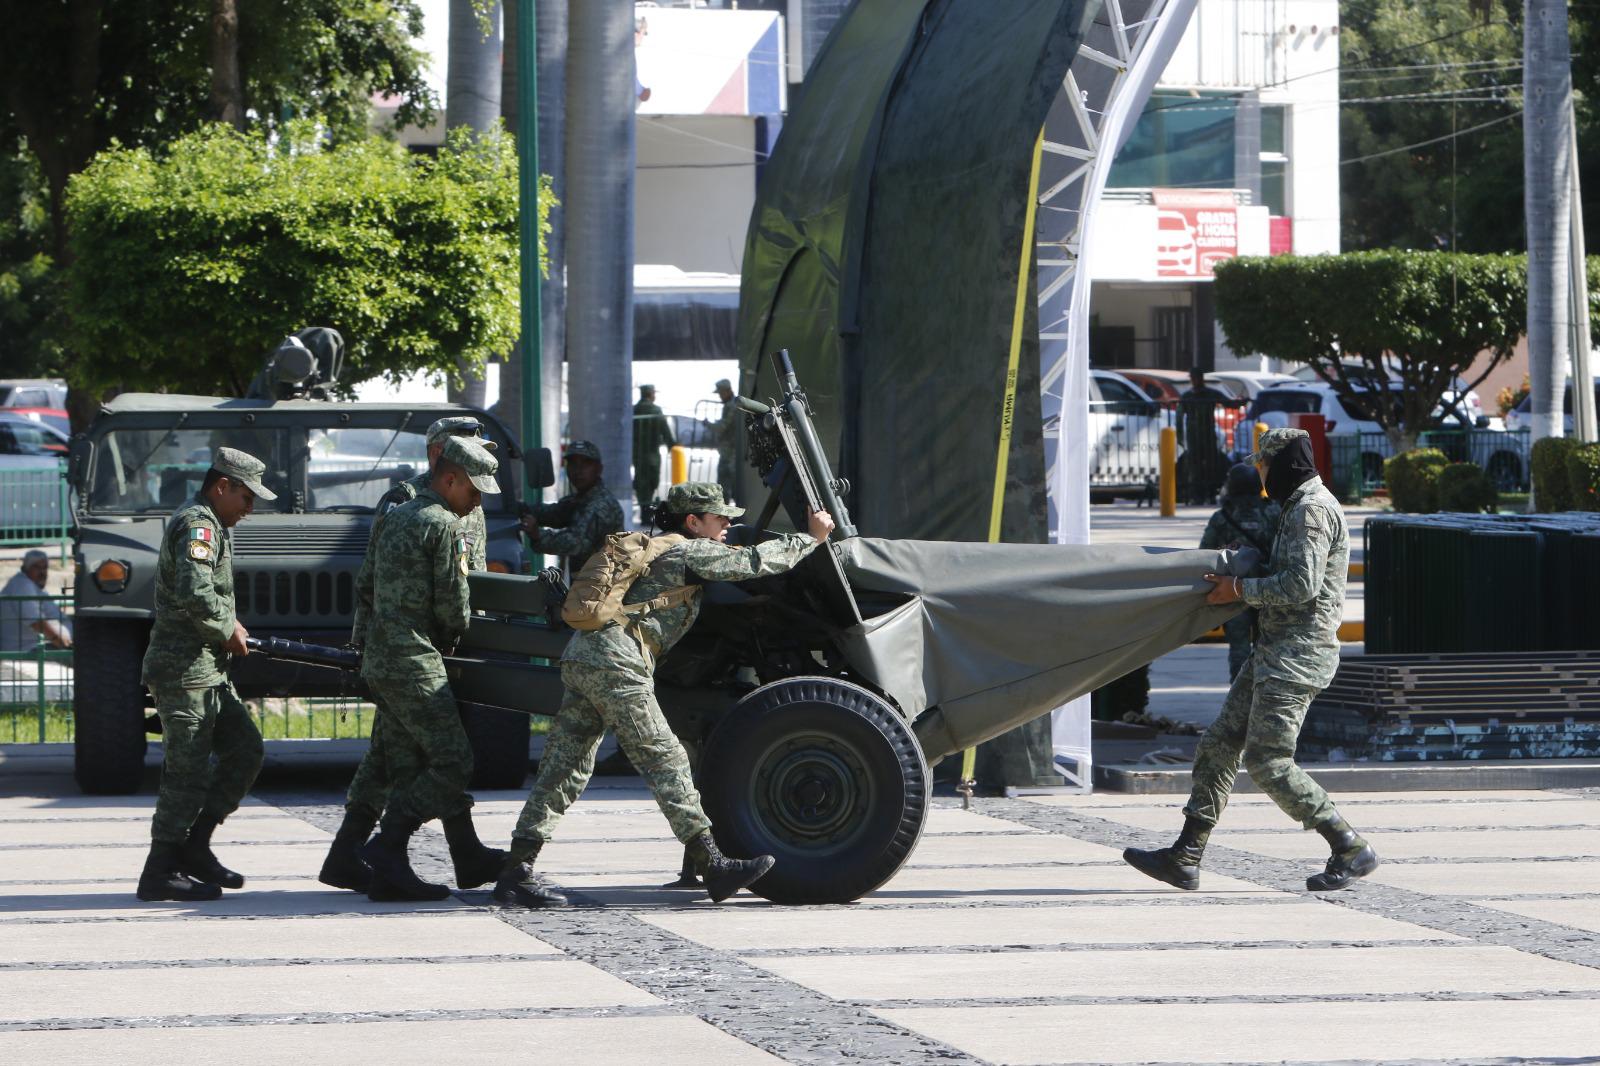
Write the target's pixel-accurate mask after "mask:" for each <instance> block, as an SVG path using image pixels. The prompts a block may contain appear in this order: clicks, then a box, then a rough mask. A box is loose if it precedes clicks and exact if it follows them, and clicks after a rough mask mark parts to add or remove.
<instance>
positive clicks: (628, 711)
mask: <svg viewBox="0 0 1600 1066" xmlns="http://www.w3.org/2000/svg"><path fill="white" fill-rule="evenodd" d="M665 511H666V517H667V522H666V524H667V525H668V526H669V532H672V533H676V534H679V535H681V536H682V537H684V538H686V539H684V540H683V541H681V542H679V543H677V544H675V545H673V546H672V547H670V548H668V549H667V550H666V551H664V552H662V553H661V554H660V555H659V556H657V557H656V559H655V561H654V562H652V563H651V564H650V568H649V569H648V570H647V571H646V572H645V573H644V574H643V575H642V576H641V577H639V578H638V579H637V580H636V581H634V583H633V584H632V586H630V587H629V589H628V592H627V594H626V596H625V597H624V598H623V602H624V603H625V604H635V603H645V602H647V601H650V600H653V599H655V598H656V597H658V596H662V595H664V594H667V593H670V592H671V591H672V590H674V589H683V588H689V589H691V590H692V591H691V592H690V593H689V594H688V595H687V597H686V598H684V599H682V600H679V601H676V602H670V603H669V604H668V605H667V606H664V607H660V608H657V609H655V610H652V611H650V612H647V613H644V614H640V615H636V616H633V617H631V618H629V619H628V620H626V621H625V622H623V621H613V622H611V623H609V624H607V625H606V626H604V627H603V628H601V629H597V630H592V631H580V632H578V633H575V634H573V637H572V640H571V641H570V642H569V643H568V644H567V650H566V652H565V654H563V655H562V657H561V681H562V683H563V684H564V685H565V686H566V695H565V697H564V698H563V699H562V701H561V708H560V710H558V711H557V712H556V717H555V722H554V723H553V724H552V725H551V727H550V735H549V738H548V739H547V740H546V742H545V749H544V758H543V759H541V760H540V761H539V777H538V780H537V781H535V782H534V786H533V791H532V792H530V793H529V795H528V802H527V803H526V804H524V806H523V808H522V815H521V817H519V818H518V819H517V827H516V830H515V831H514V833H513V835H512V840H511V854H510V857H509V859H508V861H507V864H506V868H505V869H504V870H503V871H502V872H501V876H500V880H499V883H498V884H496V885H495V889H494V898H495V900H496V901H497V902H500V903H503V904H508V905H512V906H521V907H545V906H560V905H561V904H563V903H565V902H566V897H565V896H563V895H561V893H559V892H557V891H556V890H555V889H554V888H552V887H551V886H550V885H549V884H547V883H546V882H545V881H544V879H543V878H541V877H537V876H536V875H534V873H533V869H532V867H533V862H534V859H535V858H536V857H537V856H538V854H539V850H540V849H541V848H542V847H543V846H544V843H545V841H547V840H549V839H550V837H551V834H552V833H554V831H555V827H556V823H557V822H558V821H560V819H561V815H562V814H563V813H564V812H565V811H566V809H567V808H568V807H570V806H572V803H573V801H574V800H576V799H577V798H578V796H579V795H581V794H582V792H583V789H584V786H585V785H587V784H588V782H589V776H590V774H591V773H592V772H593V771H594V756H595V750H596V749H597V748H598V747H599V746H600V738H601V737H602V736H603V735H604V733H605V731H606V729H607V727H610V728H611V729H612V730H613V731H614V732H615V733H616V735H617V742H618V743H619V744H620V745H621V747H622V750H623V751H624V752H625V753H627V756H628V758H629V759H631V760H632V761H633V765H634V766H636V767H638V770H639V773H640V775H641V776H643V777H644V779H645V783H646V784H648V785H649V786H650V791H651V792H652V793H653V794H654V795H655V798H656V803H657V804H658V805H659V806H660V807H661V812H662V813H663V814H665V815H666V817H667V822H668V824H670V825H671V826H672V832H673V835H675V836H676V837H677V838H678V839H679V840H680V841H682V842H683V843H684V844H686V845H687V846H688V848H689V850H690V852H691V854H692V856H693V858H694V861H695V866H696V869H697V871H698V872H699V874H700V876H701V877H702V878H704V880H705V884H706V888H707V891H708V892H709V893H710V895H711V898H712V899H713V900H714V901H716V902H721V901H722V900H724V899H726V898H727V897H728V896H730V895H732V894H733V893H735V892H737V891H738V890H739V889H741V888H744V887H746V886H747V885H750V884H752V883H754V882H755V881H756V880H757V879H758V878H760V877H761V875H763V874H765V873H766V872H767V871H768V870H770V869H771V868H772V864H773V859H772V857H771V856H770V855H764V856H760V857H758V858H755V859H748V860H737V859H728V858H725V857H724V856H723V855H722V853H721V852H720V851H718V850H717V844H716V841H715V840H714V839H713V838H712V836H711V821H710V819H708V818H707V817H706V813H705V811H704V810H703V809H702V808H701V806H700V793H699V792H698V791H696V790H695V787H694V780H693V778H692V775H691V773H690V769H689V759H688V756H687V755H686V754H685V753H684V750H683V745H682V743H680V742H679V740H678V738H677V737H676V736H675V735H674V734H673V732H672V729H671V728H670V727H669V726H668V725H667V720H666V718H665V717H664V716H663V715H662V713H661V708H660V706H659V705H658V704H657V703H656V696H655V679H654V673H655V664H656V662H657V660H659V659H660V657H661V656H662V655H665V654H666V653H667V651H668V650H669V649H670V648H671V647H672V646H673V645H674V644H676V643H677V642H678V639H679V638H680V637H682V636H683V635H684V633H686V632H688V630H689V627H690V626H691V625H693V624H694V620H695V618H696V617H697V616H698V615H699V613H700V599H701V595H702V593H701V590H700V588H699V585H700V584H701V583H702V582H706V581H744V580H748V579H750V578H755V577H765V576H767V575H770V574H781V573H783V572H784V571H786V570H789V569H790V568H792V567H794V566H795V565H796V564H798V563H799V562H800V560H802V559H804V558H805V557H806V556H807V555H809V554H810V553H811V550H812V549H813V548H815V547H816V546H817V545H818V544H820V543H822V542H823V541H824V540H826V539H827V537H828V534H829V533H830V532H832V530H833V519H832V518H831V517H829V516H828V514H827V513H826V512H818V513H816V514H814V515H812V516H811V520H810V522H809V527H808V528H809V533H790V534H786V535H784V536H780V537H777V538H775V539H773V540H769V541H766V542H765V543H762V544H757V545H752V546H750V547H743V548H735V547H731V546H729V545H727V544H725V543H723V539H724V537H725V536H726V534H727V531H728V525H729V520H730V519H732V518H737V517H738V516H739V515H740V514H742V512H741V511H739V510H738V509H737V508H734V507H731V506H729V505H728V504H727V503H726V502H725V500H724V498H723V495H722V489H721V488H720V487H719V486H717V485H713V484H710V483H709V482H688V483H686V484H682V485H674V486H673V487H672V491H671V492H669V493H668V494H667V503H666V508H665Z"/></svg>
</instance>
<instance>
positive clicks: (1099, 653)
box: [839, 537, 1259, 762]
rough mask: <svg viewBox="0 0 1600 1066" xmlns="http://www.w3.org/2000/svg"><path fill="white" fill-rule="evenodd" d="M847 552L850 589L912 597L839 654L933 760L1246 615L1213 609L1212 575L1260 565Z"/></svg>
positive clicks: (934, 548)
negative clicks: (908, 723)
mask: <svg viewBox="0 0 1600 1066" xmlns="http://www.w3.org/2000/svg"><path fill="white" fill-rule="evenodd" d="M839 553H840V557H841V561H842V562H843V564H844V570H845V574H846V576H847V577H849V579H850V585H851V587H852V588H855V589H857V590H858V591H872V592H879V593H889V594H894V595H899V596H905V597H907V599H906V600H905V602H904V603H902V604H901V605H900V606H898V607H895V608H894V609H892V610H889V611H887V612H885V613H883V614H880V615H878V616H877V617H874V618H869V619H868V620H867V621H865V622H864V623H862V624H860V625H857V626H854V627H852V628H850V629H849V630H846V631H845V633H844V634H843V637H842V645H843V650H844V653H845V655H846V656H847V657H848V658H849V660H850V664H851V666H853V667H855V669H857V670H858V671H860V672H861V673H862V674H863V675H865V676H866V677H867V678H868V680H870V681H872V682H873V684H875V685H877V686H878V687H879V688H880V689H882V690H883V691H885V692H887V693H889V694H890V695H891V696H892V697H894V699H895V701H896V702H897V703H898V704H899V705H900V708H901V710H902V711H904V712H905V713H906V714H908V715H910V716H912V717H913V718H915V720H916V732H917V739H918V740H920V741H921V742H922V748H923V752H924V753H925V754H926V755H927V757H928V761H929V762H937V761H938V760H939V759H940V758H942V757H943V756H945V755H949V754H951V753H953V752H957V751H960V750H961V749H963V748H967V747H971V746H972V745H974V744H980V743H982V742H983V741H986V740H988V739H990V738H992V737H996V736H998V735H1000V734H1001V733H1004V732H1006V731H1007V730H1009V729H1012V728H1014V727H1016V726H1019V725H1021V724H1023V723H1024V722H1028V721H1031V720H1033V719H1035V718H1038V717H1039V716H1040V715H1043V714H1045V713H1047V712H1048V711H1050V710H1052V709H1053V708H1056V707H1059V706H1061V705H1062V704H1064V703H1066V702H1068V701H1069V700H1073V699H1076V698H1077V697H1079V696H1082V695H1084V694H1085V693H1088V692H1090V691H1092V690H1094V689H1095V688H1098V687H1099V686H1100V685H1103V684H1105V683H1107V682H1109V681H1114V680H1115V679H1117V678H1119V677H1121V676H1122V675H1123V674H1125V673H1127V672H1128V671H1129V670H1131V669H1133V668H1134V667H1136V666H1140V665H1143V664H1144V663H1147V662H1149V661H1150V660H1152V659H1154V658H1156V657H1158V656H1160V655H1164V654H1166V653H1167V652H1169V651H1171V650H1173V649H1174V648H1178V647H1181V646H1183V645H1184V644H1187V643H1188V642H1189V641H1191V640H1193V639H1195V638H1196V637H1198V636H1200V635H1201V634H1202V633H1206V632H1208V631H1210V630H1211V629H1213V628H1215V627H1216V626H1219V625H1221V624H1222V623H1223V622H1224V621H1226V620H1227V619H1228V618H1230V617H1232V616H1233V615H1234V614H1236V613H1238V611H1239V608H1238V607H1237V606H1229V607H1211V606H1208V605H1207V604H1206V600H1205V597H1206V592H1207V590H1209V589H1210V588H1211V584H1210V582H1208V581H1206V580H1205V578H1204V575H1205V574H1207V573H1212V572H1214V573H1224V574H1226V573H1235V574H1239V575H1244V574H1248V573H1250V571H1251V569H1252V568H1253V567H1254V566H1255V564H1256V563H1257V562H1258V560H1259V556H1258V555H1257V553H1256V552H1255V551H1254V550H1250V551H1238V552H1233V551H1211V550H1205V551H1201V550H1182V549H1177V548H1140V547H1134V546H1130V545H1125V544H1111V545H1100V546H1088V545H1081V544H1070V545H1069V544H956V543H950V542H946V541H918V540H880V539H877V538H875V537H854V538H852V539H850V540H847V541H844V542H843V543H842V544H840V545H839ZM924 711H926V712H927V713H923V712H924Z"/></svg>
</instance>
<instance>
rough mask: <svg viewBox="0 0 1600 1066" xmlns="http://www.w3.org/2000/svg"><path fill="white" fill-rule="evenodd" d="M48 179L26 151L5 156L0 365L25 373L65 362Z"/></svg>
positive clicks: (0, 202)
mask: <svg viewBox="0 0 1600 1066" xmlns="http://www.w3.org/2000/svg"><path fill="white" fill-rule="evenodd" d="M59 283H60V277H59V273H58V272H57V271H56V270H55V269H54V260H53V259H52V258H51V255H50V219H49V211H48V209H47V208H46V206H45V190H44V179H43V178H42V177H41V176H40V174H39V167H38V164H37V163H36V162H35V161H34V159H33V157H32V156H30V155H28V154H27V153H24V152H10V153H5V154H0V367H4V368H5V373H6V374H8V375H13V376H20V377H33V376H35V375H41V374H50V373H53V372H54V371H55V369H56V368H57V367H58V366H59V365H60V364H61V351H60V347H59V345H58V343H57V340H56V331H55V326H56V321H55V318H56V316H55V313H54V312H55V308H56V305H57V289H58V288H59Z"/></svg>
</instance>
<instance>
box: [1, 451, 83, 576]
mask: <svg viewBox="0 0 1600 1066" xmlns="http://www.w3.org/2000/svg"><path fill="white" fill-rule="evenodd" d="M65 472H66V464H65V463H64V462H60V461H55V460H49V459H44V460H41V465H40V466H37V467H24V468H22V469H20V470H19V469H9V468H8V469H0V545H19V544H47V543H50V542H52V541H53V542H55V543H56V544H58V545H60V547H61V554H62V555H63V556H65V555H66V549H67V530H68V529H69V528H70V527H71V525H72V508H71V507H70V506H69V505H68V502H67V479H66V473H65Z"/></svg>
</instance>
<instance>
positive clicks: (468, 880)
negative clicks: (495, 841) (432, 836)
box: [440, 810, 506, 888]
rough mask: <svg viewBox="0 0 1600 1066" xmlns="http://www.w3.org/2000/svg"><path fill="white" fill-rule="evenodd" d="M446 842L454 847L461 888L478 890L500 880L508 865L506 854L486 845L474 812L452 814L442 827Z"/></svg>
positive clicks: (453, 859) (454, 858)
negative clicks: (479, 835) (473, 820)
mask: <svg viewBox="0 0 1600 1066" xmlns="http://www.w3.org/2000/svg"><path fill="white" fill-rule="evenodd" d="M440 824H441V825H443V826H444V839H445V842H446V843H447V844H449V845H450V861H451V862H452V863H454V864H455V867H456V887H457V888H477V887H479V886H480V885H487V884H488V883H489V882H491V881H494V880H496V879H497V878H498V877H499V875H500V869H501V867H503V866H504V865H505V864H506V853H505V852H503V851H501V850H500V849H499V848H491V847H487V846H485V845H484V843H483V842H482V841H480V840H479V839H478V830H477V829H476V828H474V827H473V824H472V812H471V811H470V810H468V811H462V812H461V813H460V814H452V815H451V816H450V817H448V818H446V819H444V820H443V821H442V822H441V823H440Z"/></svg>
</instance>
